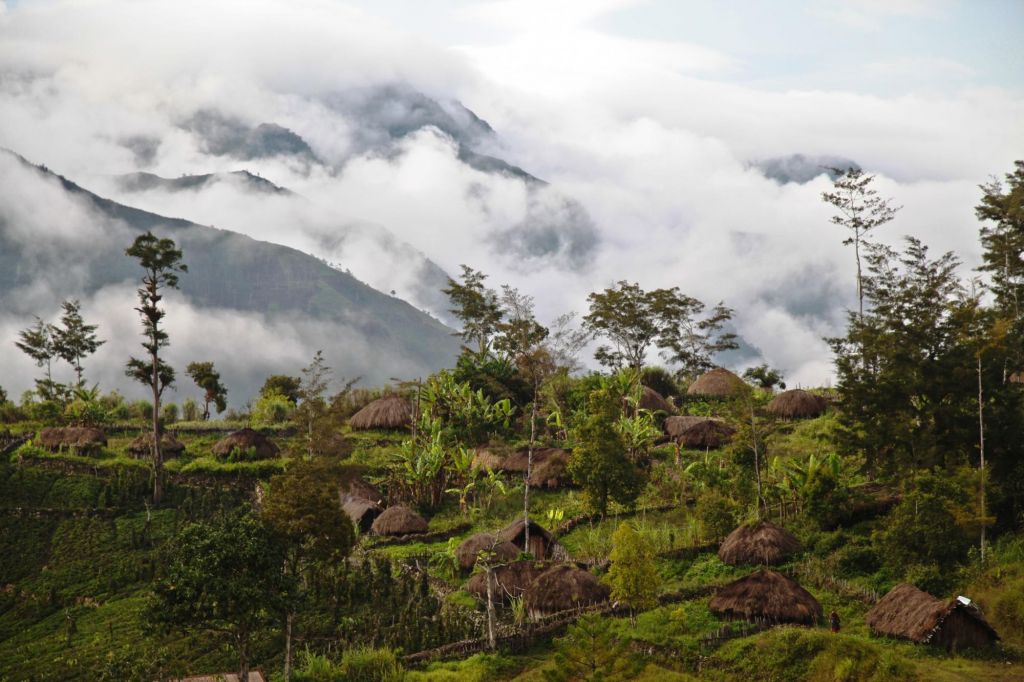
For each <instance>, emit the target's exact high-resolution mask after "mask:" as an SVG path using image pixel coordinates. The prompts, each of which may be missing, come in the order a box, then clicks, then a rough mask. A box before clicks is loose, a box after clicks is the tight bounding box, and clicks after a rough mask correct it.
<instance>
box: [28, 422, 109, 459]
mask: <svg viewBox="0 0 1024 682" xmlns="http://www.w3.org/2000/svg"><path fill="white" fill-rule="evenodd" d="M39 445H40V446H41V447H44V448H46V449H47V450H50V451H52V452H59V451H61V450H70V451H71V452H74V453H77V454H80V455H86V454H93V453H96V452H99V450H100V449H101V448H105V447H106V446H107V435H106V434H105V433H103V431H101V430H100V429H97V428H93V427H91V426H50V427H47V428H45V429H42V430H41V431H40V432H39Z"/></svg>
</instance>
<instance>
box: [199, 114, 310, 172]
mask: <svg viewBox="0 0 1024 682" xmlns="http://www.w3.org/2000/svg"><path fill="white" fill-rule="evenodd" d="M181 127H182V128H184V129H185V130H188V131H190V132H192V133H194V134H195V135H196V137H197V138H199V140H200V141H201V143H202V144H201V145H200V146H201V147H202V149H203V151H205V152H206V153H208V154H213V155H215V156H230V157H233V158H236V159H241V160H243V161H249V160H252V159H266V158H271V157H274V156H289V157H293V158H297V159H300V160H302V161H305V162H307V163H312V162H315V161H317V160H318V159H317V158H316V154H314V153H313V150H312V149H311V148H310V146H309V144H307V143H306V141H305V140H303V139H302V138H301V137H299V136H298V135H297V134H295V133H294V132H292V131H291V130H289V129H288V128H285V127H283V126H280V125H277V124H276V123H260V124H259V125H256V126H250V125H248V124H246V123H245V122H244V121H242V120H241V119H239V118H235V117H233V116H226V115H224V114H222V113H220V112H219V111H214V110H212V109H201V110H199V111H197V112H196V113H195V114H193V115H192V116H191V117H190V118H188V119H187V120H186V121H184V122H183V123H182V124H181Z"/></svg>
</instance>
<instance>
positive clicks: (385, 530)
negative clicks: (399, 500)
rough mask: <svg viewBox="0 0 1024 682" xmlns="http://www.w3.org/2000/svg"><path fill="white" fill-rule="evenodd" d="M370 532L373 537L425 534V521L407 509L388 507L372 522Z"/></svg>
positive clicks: (397, 506)
mask: <svg viewBox="0 0 1024 682" xmlns="http://www.w3.org/2000/svg"><path fill="white" fill-rule="evenodd" d="M370 530H371V531H372V532H373V534H374V535H411V534H413V533H426V532H427V522H426V520H425V519H424V518H423V517H422V516H420V515H419V514H417V513H416V512H414V511H413V510H412V509H409V508H408V507H403V506H401V505H396V506H394V507H388V508H387V509H385V510H384V512H383V513H382V514H381V515H380V516H378V517H377V518H376V519H374V521H373V525H372V526H371V527H370Z"/></svg>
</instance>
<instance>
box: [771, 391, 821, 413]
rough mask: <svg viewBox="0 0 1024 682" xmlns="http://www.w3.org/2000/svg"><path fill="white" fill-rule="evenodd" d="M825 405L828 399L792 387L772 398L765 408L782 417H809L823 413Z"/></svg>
mask: <svg viewBox="0 0 1024 682" xmlns="http://www.w3.org/2000/svg"><path fill="white" fill-rule="evenodd" d="M826 407H828V401H826V400H825V399H824V398H822V397H821V396H817V395H814V394H813V393H808V392H807V391H805V390H803V389H800V388H794V389H793V390H791V391H783V392H782V393H780V394H778V395H777V396H775V397H774V398H772V400H771V402H770V403H768V406H767V407H766V408H765V409H766V410H768V411H769V412H771V413H772V414H774V415H775V416H777V417H782V418H783V419H810V418H812V417H819V416H821V415H822V414H824V413H825V408H826Z"/></svg>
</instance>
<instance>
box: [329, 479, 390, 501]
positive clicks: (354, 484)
mask: <svg viewBox="0 0 1024 682" xmlns="http://www.w3.org/2000/svg"><path fill="white" fill-rule="evenodd" d="M338 488H339V491H338V492H339V493H340V494H341V495H342V496H348V497H361V498H362V499H364V500H369V501H370V502H376V503H377V504H380V503H381V500H383V499H384V495H383V494H382V493H381V491H380V490H379V489H378V488H377V486H375V485H373V484H372V483H370V482H368V481H367V480H366V479H365V478H363V477H362V476H352V477H351V478H349V479H347V480H345V481H343V482H342V483H341V485H340V486H338Z"/></svg>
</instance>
